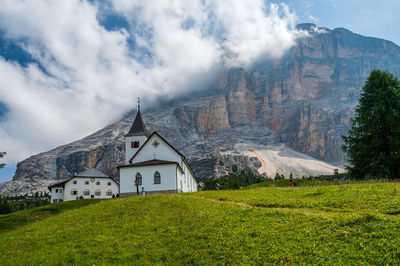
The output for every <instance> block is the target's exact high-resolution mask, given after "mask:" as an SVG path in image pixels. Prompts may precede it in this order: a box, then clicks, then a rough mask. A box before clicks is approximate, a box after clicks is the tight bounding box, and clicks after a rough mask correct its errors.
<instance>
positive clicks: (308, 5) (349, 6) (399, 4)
mask: <svg viewBox="0 0 400 266" xmlns="http://www.w3.org/2000/svg"><path fill="white" fill-rule="evenodd" d="M284 2H285V3H287V5H288V6H289V7H290V9H291V10H293V11H294V12H295V13H296V16H297V17H298V22H303V21H307V22H313V23H315V24H317V25H318V26H321V27H327V28H339V27H343V28H347V29H349V30H351V31H353V32H355V33H358V34H361V35H365V36H370V37H377V38H383V39H386V40H390V41H393V42H395V43H396V44H398V45H399V44H400V27H399V26H398V25H399V24H400V16H399V11H400V0H380V1H365V0H350V1H349V0H347V1H346V0H318V1H310V0H289V1H284Z"/></svg>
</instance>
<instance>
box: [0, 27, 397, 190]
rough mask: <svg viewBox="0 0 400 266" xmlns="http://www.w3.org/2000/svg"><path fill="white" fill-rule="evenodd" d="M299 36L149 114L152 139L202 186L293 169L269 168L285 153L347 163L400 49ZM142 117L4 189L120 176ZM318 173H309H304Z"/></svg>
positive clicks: (68, 148)
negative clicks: (379, 82)
mask: <svg viewBox="0 0 400 266" xmlns="http://www.w3.org/2000/svg"><path fill="white" fill-rule="evenodd" d="M298 28H300V29H302V30H304V31H306V32H308V36H305V37H302V38H300V39H298V40H297V44H296V45H295V46H294V47H293V48H292V49H291V50H290V51H288V52H287V53H286V54H285V55H284V56H283V57H282V58H280V59H279V60H268V59H263V58H260V60H259V61H258V62H256V63H254V65H252V66H251V67H248V68H246V69H243V68H233V69H226V70H225V71H224V72H223V74H222V75H221V76H220V77H219V80H218V82H216V83H215V84H216V85H215V86H212V87H210V88H209V89H208V90H205V91H203V92H201V93H197V94H196V95H195V96H192V97H186V98H185V99H177V100H174V101H172V102H169V103H165V104H163V105H161V106H159V107H157V108H151V109H147V110H144V111H143V118H144V121H145V123H146V125H147V127H148V128H149V130H150V131H151V130H152V129H155V128H157V129H158V131H159V132H160V133H161V134H162V135H163V136H164V137H165V138H166V139H167V140H168V141H170V143H171V144H173V145H174V146H176V148H178V149H179V150H181V151H182V153H183V154H185V155H186V157H187V158H188V160H189V162H190V163H191V165H192V166H193V169H194V171H195V173H196V174H197V176H198V177H210V176H220V175H223V174H225V173H226V172H227V171H230V170H231V166H232V165H238V166H239V167H240V168H247V169H248V170H251V171H258V172H260V171H264V170H265V169H266V172H268V171H269V170H268V169H279V171H281V172H282V171H283V172H285V171H286V172H288V171H294V170H296V169H294V168H289V167H287V168H285V167H284V164H283V163H280V164H279V163H277V164H279V167H277V166H276V165H275V166H274V165H269V162H273V161H274V160H277V158H276V156H275V155H276V154H278V153H279V152H282V150H290V154H292V155H293V154H296V152H300V153H302V154H306V155H309V156H312V157H313V158H315V159H318V160H322V161H325V162H329V163H331V164H336V165H339V164H342V163H343V162H344V161H345V155H344V154H343V152H342V150H341V145H342V141H341V138H340V136H341V135H343V134H346V132H347V130H348V126H349V123H350V119H351V117H352V115H353V110H354V107H355V105H356V104H357V99H358V97H359V95H360V90H361V87H362V85H363V84H364V82H365V80H366V78H367V76H368V74H369V72H370V71H371V70H373V69H375V68H380V69H384V70H388V71H391V72H392V73H394V74H395V75H396V76H400V47H399V46H397V45H396V44H394V43H392V42H390V41H385V40H382V39H376V38H368V37H363V36H361V35H357V34H354V33H352V32H350V31H348V30H346V29H334V30H330V29H325V28H323V29H321V28H319V29H318V30H315V29H316V26H315V25H312V24H301V25H299V26H298ZM135 114H136V112H135V110H132V111H131V112H130V113H128V114H126V115H125V116H124V117H123V118H122V119H121V120H120V121H118V122H116V123H114V124H112V125H110V126H107V127H106V128H104V129H102V130H100V131H98V132H96V133H94V134H93V135H91V136H88V137H86V138H84V139H82V140H78V141H76V142H74V143H71V144H68V145H64V146H61V147H58V148H56V149H54V150H51V151H49V152H45V153H41V154H38V155H35V156H32V157H30V158H28V159H26V160H24V161H22V162H20V163H19V164H18V167H17V172H16V174H15V176H14V179H13V180H14V183H13V182H8V183H5V184H1V185H0V190H3V191H4V190H10V191H21V189H20V187H23V190H25V191H26V190H27V189H28V188H29V187H31V188H34V187H35V186H40V184H44V183H46V180H47V183H48V182H50V181H52V180H56V179H63V178H66V177H69V176H71V175H73V174H74V173H75V172H80V171H82V170H83V168H84V167H96V168H98V169H100V170H101V171H104V172H105V173H107V174H109V175H112V176H114V177H117V176H118V172H117V169H116V168H115V167H116V166H117V165H118V164H121V163H122V162H123V158H124V145H123V141H124V134H125V133H126V132H127V130H128V129H129V126H130V125H131V123H132V120H133V118H134V115H135ZM238 145H239V146H238ZM274 145H275V146H276V145H284V146H279V147H281V148H276V147H275V146H274ZM238 147H241V148H240V149H239V148H238ZM243 147H251V148H248V149H247V148H244V149H243ZM268 147H270V150H271V152H268V149H269V148H268ZM282 147H283V148H282ZM245 149H247V150H245ZM257 151H263V153H262V152H257ZM275 151H276V152H275ZM259 154H267V155H268V156H269V157H268V156H267V155H266V156H267V157H268V158H267V157H265V158H264V157H262V156H258V155H259ZM292 155H291V156H292ZM293 156H294V155H293ZM296 156H297V155H296ZM285 158H290V156H286V157H285ZM264 159H265V160H264ZM303 159H304V160H311V159H310V158H308V157H307V158H303ZM303 159H302V160H303ZM285 160H286V159H285ZM274 167H275V168H274ZM317 168H318V167H317ZM317 168H315V169H317ZM328 168H329V167H326V169H327V170H326V171H331V170H332V169H331V168H329V169H328ZM260 169H264V170H260ZM285 169H286V170H285ZM288 169H290V170H288ZM302 169H303V168H302ZM310 169H311V168H310ZM318 169H319V171H322V170H321V169H322V168H318ZM274 171H275V170H274ZM276 171H278V170H276ZM311 172H312V169H311V170H310V171H308V170H307V169H306V168H304V169H303V170H301V171H300V172H298V174H299V175H300V174H302V173H303V174H308V173H311ZM269 173H273V171H272V172H271V171H269ZM313 173H315V171H314V172H313ZM284 174H287V173H284ZM26 184H28V185H26ZM27 187H28V188H27Z"/></svg>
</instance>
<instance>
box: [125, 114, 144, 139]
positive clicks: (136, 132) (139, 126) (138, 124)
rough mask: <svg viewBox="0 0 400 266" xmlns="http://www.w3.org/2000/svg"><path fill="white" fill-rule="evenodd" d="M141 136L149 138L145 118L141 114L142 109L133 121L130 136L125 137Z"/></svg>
mask: <svg viewBox="0 0 400 266" xmlns="http://www.w3.org/2000/svg"><path fill="white" fill-rule="evenodd" d="M141 135H145V136H147V130H146V126H145V125H144V122H143V118H142V115H141V114H140V109H139V110H138V112H137V115H136V118H135V120H134V121H133V124H132V127H131V129H130V130H129V132H128V134H126V135H125V137H131V136H141Z"/></svg>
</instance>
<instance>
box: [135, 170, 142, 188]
mask: <svg viewBox="0 0 400 266" xmlns="http://www.w3.org/2000/svg"><path fill="white" fill-rule="evenodd" d="M136 180H137V181H138V185H139V186H141V185H142V175H141V174H140V173H137V174H136Z"/></svg>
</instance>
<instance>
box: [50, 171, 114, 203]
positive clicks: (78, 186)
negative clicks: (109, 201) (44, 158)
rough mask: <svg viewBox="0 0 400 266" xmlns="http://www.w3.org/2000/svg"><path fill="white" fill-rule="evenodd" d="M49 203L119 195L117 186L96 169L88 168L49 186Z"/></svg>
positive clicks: (112, 180)
mask: <svg viewBox="0 0 400 266" xmlns="http://www.w3.org/2000/svg"><path fill="white" fill-rule="evenodd" d="M49 190H50V194H51V202H52V203H56V202H61V201H68V200H76V199H82V198H84V199H100V198H101V199H106V198H112V197H113V195H114V196H117V195H118V194H119V184H118V183H117V182H116V181H115V180H114V179H112V178H111V177H110V176H108V175H106V174H104V173H102V172H100V171H99V170H97V169H94V168H89V169H86V170H85V171H83V172H82V173H79V174H77V175H75V176H73V177H72V178H70V179H67V180H64V181H61V182H58V183H55V184H52V185H50V186H49Z"/></svg>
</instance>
